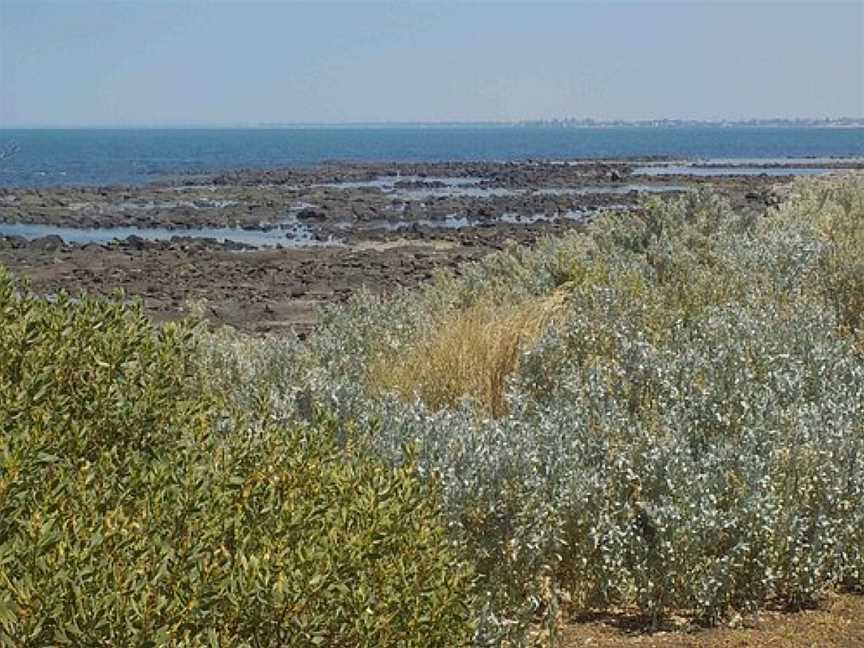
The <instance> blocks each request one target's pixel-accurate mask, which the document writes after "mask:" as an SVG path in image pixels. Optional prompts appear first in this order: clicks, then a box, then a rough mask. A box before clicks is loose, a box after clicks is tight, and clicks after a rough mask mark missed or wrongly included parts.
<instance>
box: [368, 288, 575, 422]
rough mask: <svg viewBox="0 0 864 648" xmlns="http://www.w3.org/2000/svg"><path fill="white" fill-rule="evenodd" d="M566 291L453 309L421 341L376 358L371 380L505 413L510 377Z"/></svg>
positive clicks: (433, 402) (385, 387)
mask: <svg viewBox="0 0 864 648" xmlns="http://www.w3.org/2000/svg"><path fill="white" fill-rule="evenodd" d="M563 297H564V292H563V291H559V292H557V293H553V294H552V295H551V296H550V297H547V298H546V299H543V300H539V299H535V300H530V301H528V302H526V303H523V304H519V305H516V306H509V307H508V306H496V305H494V304H489V303H481V304H475V305H473V306H470V307H468V308H465V309H455V310H451V311H448V312H446V313H444V314H443V315H442V316H441V317H440V320H439V321H438V322H436V324H435V328H434V332H432V333H430V334H429V335H428V336H425V337H423V338H421V339H420V340H419V341H418V343H417V345H416V346H413V347H411V348H409V349H408V350H407V351H406V352H405V353H403V354H397V355H393V356H385V357H383V358H382V359H381V360H379V361H377V362H373V364H372V366H371V367H370V370H369V384H370V386H371V388H372V389H377V390H379V391H390V392H394V393H396V394H399V395H400V396H401V397H402V398H404V399H406V400H411V399H413V398H415V397H419V398H420V399H421V400H422V401H423V402H424V403H425V404H426V405H427V406H429V407H431V408H433V409H440V408H442V407H453V406H454V405H455V404H456V403H457V402H458V401H459V400H461V399H462V398H465V397H468V398H472V399H474V400H475V401H476V402H477V403H478V404H479V405H480V406H481V407H483V408H484V409H485V410H486V411H487V412H489V413H490V414H492V415H493V416H502V415H504V414H506V413H507V411H508V404H507V400H506V394H505V390H506V388H507V379H508V378H509V377H510V375H511V374H512V373H513V372H514V371H515V369H516V367H517V364H518V362H519V359H520V356H521V351H522V349H523V348H524V347H525V346H526V345H529V344H531V343H533V342H534V341H535V340H536V339H537V338H538V337H539V336H540V334H541V333H542V332H543V330H544V328H545V327H546V326H547V325H548V324H549V323H550V321H552V320H553V319H554V317H555V314H556V313H557V312H559V311H560V310H561V308H562V306H563Z"/></svg>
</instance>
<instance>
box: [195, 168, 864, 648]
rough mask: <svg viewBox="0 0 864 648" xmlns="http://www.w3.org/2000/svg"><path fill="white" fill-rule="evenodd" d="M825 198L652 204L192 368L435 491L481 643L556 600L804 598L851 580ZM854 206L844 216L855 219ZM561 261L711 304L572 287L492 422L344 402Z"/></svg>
mask: <svg viewBox="0 0 864 648" xmlns="http://www.w3.org/2000/svg"><path fill="white" fill-rule="evenodd" d="M842 189H843V187H841V190H842ZM845 190H846V191H854V192H857V194H858V195H864V188H862V185H861V183H860V182H858V183H857V184H856V183H855V182H852V183H851V187H846V189H845ZM835 191H836V189H835V188H834V187H832V186H828V187H827V188H826V187H825V186H824V185H819V184H814V183H810V184H806V183H805V184H802V185H800V186H799V187H798V192H799V195H798V196H797V197H796V198H795V199H794V200H793V201H791V202H790V203H789V204H787V206H785V207H784V208H783V209H782V210H781V213H779V214H774V215H772V216H769V217H767V218H765V219H762V220H755V219H753V218H747V217H743V216H734V215H731V214H730V213H729V210H728V208H727V207H726V206H725V205H724V204H722V202H718V201H717V200H716V199H714V198H710V197H706V196H696V197H688V198H686V199H685V200H683V201H681V202H679V203H677V204H674V205H669V204H664V205H661V204H660V203H653V204H649V205H647V206H646V210H645V216H644V217H643V218H640V219H637V220H634V219H632V218H631V217H628V216H626V215H620V216H617V217H615V216H610V217H609V219H608V221H607V222H606V223H603V224H598V225H597V226H596V227H595V228H594V229H593V230H592V233H591V236H590V237H586V236H584V235H578V236H572V237H565V238H564V239H561V240H558V241H547V242H545V243H543V244H542V245H541V247H540V250H539V251H538V252H536V253H530V252H524V251H519V250H512V251H510V252H509V253H508V254H504V255H500V256H497V257H494V258H492V259H490V260H488V261H486V262H485V263H482V264H479V265H477V266H474V267H471V268H468V269H467V270H466V273H465V277H464V278H462V279H460V280H459V281H445V280H441V281H440V282H439V283H438V284H437V285H436V286H435V287H433V288H431V289H429V290H427V291H426V292H425V293H423V294H421V295H415V296H412V297H404V296H403V297H402V298H400V299H397V300H393V301H381V300H379V299H376V298H373V297H371V296H368V295H366V296H360V297H358V298H357V299H355V300H354V301H352V302H351V303H350V304H348V305H347V306H345V307H341V308H338V309H331V310H329V311H328V312H326V313H325V314H324V317H323V322H322V326H321V330H320V332H319V334H318V335H316V336H315V337H314V338H313V339H312V340H311V341H310V342H309V343H308V344H306V345H295V344H292V343H289V342H282V341H279V342H273V341H271V342H253V341H240V340H228V341H225V340H223V341H221V342H218V343H216V344H214V345H213V347H212V349H211V350H210V351H209V352H208V353H209V354H210V359H209V360H208V362H210V363H211V366H213V367H214V369H215V368H218V367H222V368H223V371H227V370H226V369H225V368H227V367H231V369H230V371H227V373H226V374H225V375H227V376H230V378H229V379H228V380H227V381H226V383H225V384H230V385H234V386H235V389H237V390H239V391H240V392H243V390H244V389H245V387H244V385H250V384H256V383H257V382H259V381H261V380H262V379H263V380H264V381H265V382H266V383H267V384H268V385H269V389H270V394H271V399H272V403H273V406H272V407H271V409H270V410H269V411H271V412H274V413H275V414H274V416H275V417H276V419H277V420H279V419H281V418H292V417H295V418H296V417H298V416H302V415H303V413H302V412H300V411H299V410H300V409H302V408H299V407H298V403H301V404H302V403H303V402H305V399H306V398H308V399H311V400H312V401H313V402H315V403H316V404H317V406H320V407H324V408H326V409H327V410H329V411H333V412H336V414H337V415H338V416H339V417H340V418H342V419H343V420H345V421H351V430H353V432H352V433H353V434H357V431H358V430H359V431H363V432H364V434H365V437H366V438H367V439H368V441H369V444H370V446H371V447H372V449H373V450H374V451H375V452H377V453H378V454H379V455H380V456H382V457H384V458H386V459H387V460H390V461H392V462H394V463H400V462H403V461H405V460H406V458H407V456H408V455H409V454H410V456H411V458H413V459H414V460H416V461H417V462H418V465H419V469H420V470H421V471H422V472H423V474H425V475H428V476H429V477H430V479H435V480H437V482H438V483H439V485H440V490H441V494H442V501H443V507H444V511H445V513H446V514H447V517H448V519H449V523H450V526H451V529H452V532H453V538H454V542H457V543H460V544H462V545H463V546H465V547H467V548H468V549H469V550H470V551H471V552H472V555H473V556H474V557H475V559H476V562H477V564H478V566H479V568H480V571H481V573H482V574H484V576H485V578H484V581H483V586H484V588H485V590H486V595H487V604H486V606H485V608H484V609H483V610H479V611H478V615H479V617H480V621H481V625H480V630H479V632H478V638H477V639H478V643H484V644H485V643H488V644H494V643H496V642H499V641H500V640H501V639H502V638H504V637H509V638H510V639H511V640H512V639H513V638H514V637H516V638H518V637H519V636H520V631H522V630H523V629H524V628H525V626H526V624H527V622H528V621H529V620H531V619H532V618H534V619H536V618H537V616H536V615H537V613H538V612H544V613H545V615H546V617H547V619H548V618H550V617H551V615H553V614H554V611H555V610H556V603H557V600H558V599H559V598H569V599H571V600H573V601H574V602H575V603H577V604H581V605H585V606H589V605H590V606H600V607H603V606H611V605H625V606H636V607H638V608H639V609H640V610H641V611H642V612H644V613H646V614H648V615H651V616H652V617H653V618H654V619H657V620H659V619H660V618H661V617H662V615H663V613H664V610H668V609H673V608H674V609H679V610H681V609H683V610H689V611H691V612H692V613H694V614H695V615H697V616H700V617H702V618H704V619H707V620H717V619H719V618H721V617H722V616H723V615H724V614H726V613H728V612H729V611H730V610H731V609H744V610H747V609H755V608H757V607H759V606H760V605H761V604H763V603H764V602H765V600H766V599H767V598H769V597H775V596H779V597H783V598H784V599H786V600H788V601H790V602H792V603H797V604H802V605H803V604H807V603H809V602H810V601H812V600H813V599H814V597H816V596H817V595H818V593H819V591H820V590H821V589H823V588H824V587H826V586H831V585H839V586H849V587H861V586H862V584H864V429H862V416H861V407H862V405H861V404H862V403H864V363H862V360H861V356H860V355H859V351H858V350H857V349H856V348H855V346H854V339H853V338H850V337H848V336H847V337H844V336H841V335H838V334H837V330H838V326H837V325H838V321H837V314H836V312H835V311H834V309H832V308H829V307H828V305H827V303H826V300H825V298H824V297H823V296H822V295H821V293H820V290H819V282H820V281H823V279H824V278H820V275H819V272H820V265H819V262H820V259H821V258H823V257H824V255H825V254H826V245H827V244H826V243H825V239H824V237H820V235H819V229H818V227H819V223H818V219H819V217H820V216H824V215H825V214H829V215H831V214H841V213H842V209H841V207H840V206H838V205H839V203H840V202H841V201H839V199H836V196H835V194H834V193H832V192H835ZM860 202H861V201H860V200H859V203H858V204H859V207H860ZM850 209H851V208H850ZM859 212H860V213H859ZM859 212H855V213H850V211H849V209H847V210H846V212H845V217H846V218H856V219H858V220H859V221H861V222H862V223H864V210H860V209H859ZM628 219H629V220H628ZM574 260H579V261H580V262H585V263H590V262H600V261H601V260H602V261H603V262H604V263H607V264H608V265H609V266H610V267H611V268H612V269H613V270H614V271H615V273H617V274H618V275H620V276H629V275H633V276H637V277H641V278H642V279H645V280H646V281H648V282H649V283H651V282H660V281H667V282H672V283H671V284H670V285H678V284H675V283H674V282H676V281H678V282H680V285H681V286H682V289H684V288H686V287H690V286H698V287H702V288H705V289H710V290H714V289H715V288H716V289H717V290H718V291H719V292H716V293H713V294H719V295H721V296H722V298H718V299H717V300H715V301H713V302H712V301H711V300H708V301H707V302H706V303H705V304H704V305H703V307H701V308H699V309H697V310H696V311H694V312H693V313H690V314H688V315H687V316H686V317H680V318H677V319H676V317H673V316H670V317H669V318H668V320H664V319H663V318H664V317H665V316H667V315H668V313H666V312H665V311H664V306H663V304H662V303H657V302H652V298H651V296H650V295H649V294H648V293H645V292H639V290H632V289H630V288H628V286H626V285H623V284H622V285H616V284H615V283H614V282H613V283H612V284H592V283H590V282H588V283H585V284H582V285H577V286H574V287H572V288H571V293H570V295H569V297H568V310H567V313H566V317H564V318H560V319H559V322H558V324H557V325H555V326H550V327H549V329H548V331H547V332H546V334H545V335H544V336H543V337H542V338H541V339H540V340H539V341H538V342H537V343H536V344H534V345H533V346H532V347H531V348H528V349H526V350H525V353H524V357H523V359H522V362H521V365H520V369H519V371H518V372H517V374H516V375H515V376H513V378H512V381H511V385H510V391H509V398H510V402H511V405H512V412H511V414H510V415H509V416H507V417H504V418H500V419H497V420H495V419H490V418H488V417H486V416H484V414H483V413H482V412H481V411H480V410H479V409H478V408H477V407H475V406H474V405H473V404H472V403H471V402H470V401H469V400H465V401H464V402H463V403H462V404H461V406H459V407H457V408H454V409H446V410H442V411H437V412H435V411H430V410H429V409H427V408H426V407H425V406H424V405H423V404H422V403H421V402H419V401H416V402H413V403H406V402H403V401H400V400H398V399H396V398H395V397H393V396H388V395H374V394H370V393H368V392H367V390H366V389H365V388H364V384H363V378H364V371H365V368H366V367H367V366H368V364H369V362H370V361H372V360H374V358H375V357H377V355H378V354H386V353H395V352H398V351H399V350H400V349H404V348H405V347H406V345H410V343H411V340H412V339H415V337H416V336H418V335H422V334H424V333H425V332H428V331H429V330H430V328H431V327H432V326H433V325H434V324H433V315H434V313H435V312H440V309H444V308H447V307H449V306H453V305H458V304H462V303H470V301H471V300H472V299H476V298H477V297H478V296H480V295H486V296H488V295H490V294H491V295H494V296H495V297H497V298H502V299H504V298H527V297H530V296H534V295H543V294H548V293H549V292H550V291H551V290H553V289H554V288H555V286H557V285H559V284H560V283H562V281H563V279H562V277H566V276H567V272H568V267H570V266H572V264H573V262H574ZM586 260H587V261H586ZM724 291H725V292H724ZM728 295H734V298H733V297H728ZM654 321H660V322H662V326H661V327H652V326H651V322H654ZM646 323H647V324H646ZM215 373H216V374H218V373H219V372H218V371H216V372H215ZM256 393H257V392H256ZM544 583H546V584H547V585H548V583H551V584H552V585H551V587H548V586H544Z"/></svg>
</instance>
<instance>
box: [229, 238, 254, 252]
mask: <svg viewBox="0 0 864 648" xmlns="http://www.w3.org/2000/svg"><path fill="white" fill-rule="evenodd" d="M222 248H223V249H225V250H230V251H233V250H257V249H258V248H256V247H255V246H254V245H250V244H249V243H241V242H240V241H232V240H231V239H225V242H224V243H223V244H222Z"/></svg>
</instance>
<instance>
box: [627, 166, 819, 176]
mask: <svg viewBox="0 0 864 648" xmlns="http://www.w3.org/2000/svg"><path fill="white" fill-rule="evenodd" d="M831 171H832V169H827V168H820V167H755V166H695V165H690V164H684V165H668V166H667V165H657V166H644V167H638V168H636V169H634V170H633V175H643V176H654V177H657V176H696V177H703V178H710V177H715V176H716V177H722V176H763V175H764V176H774V177H785V176H810V175H822V174H824V173H829V172H831Z"/></svg>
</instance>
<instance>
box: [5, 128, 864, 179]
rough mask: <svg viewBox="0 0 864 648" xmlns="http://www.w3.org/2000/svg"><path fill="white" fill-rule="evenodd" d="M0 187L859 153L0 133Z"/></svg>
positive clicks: (361, 137)
mask: <svg viewBox="0 0 864 648" xmlns="http://www.w3.org/2000/svg"><path fill="white" fill-rule="evenodd" d="M10 144H15V145H16V146H17V147H18V152H17V153H16V154H15V155H14V156H12V157H11V158H9V159H7V160H5V161H2V162H0V187H22V186H57V185H140V184H146V183H148V182H153V181H157V180H166V179H172V178H176V177H178V176H182V175H187V174H202V173H210V172H218V171H222V170H228V169H237V168H274V167H284V166H294V165H313V164H318V163H321V162H327V161H335V160H343V161H344V160H351V161H366V162H371V161H388V162H389V161H392V162H415V161H430V162H431V161H443V160H459V161H466V160H477V161H480V160H483V161H506V160H527V159H544V160H564V159H580V158H624V157H653V156H658V157H664V158H674V159H687V160H693V159H712V160H714V159H718V160H725V159H758V160H763V159H782V158H787V157H793V158H801V157H805V158H810V157H816V158H826V157H861V156H864V128H848V129H840V128H836V129H833V128H793V127H778V128H761V127H722V128H721V127H710V126H708V127H689V128H683V127H681V128H635V127H620V128H555V127H536V126H535V127H529V126H524V127H519V126H484V127H471V126H460V127H456V126H454V127H422V126H415V127H362V128H361V127H338V128H337V127H331V128H323V127H322V128H308V127H307V128H274V129H259V128H254V129H252V128H250V129H240V128H238V129H74V130H63V129H21V130H13V129H0V149H2V148H3V147H4V146H8V145H10Z"/></svg>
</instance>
